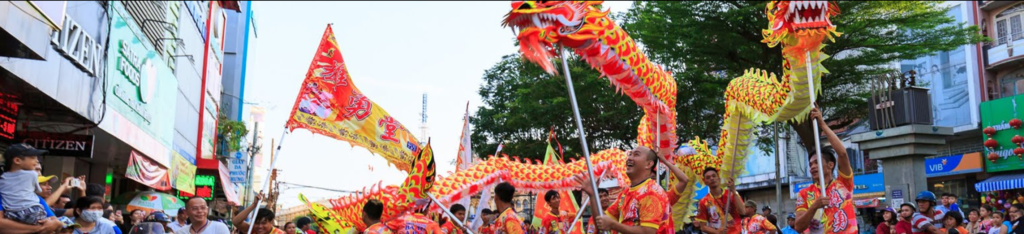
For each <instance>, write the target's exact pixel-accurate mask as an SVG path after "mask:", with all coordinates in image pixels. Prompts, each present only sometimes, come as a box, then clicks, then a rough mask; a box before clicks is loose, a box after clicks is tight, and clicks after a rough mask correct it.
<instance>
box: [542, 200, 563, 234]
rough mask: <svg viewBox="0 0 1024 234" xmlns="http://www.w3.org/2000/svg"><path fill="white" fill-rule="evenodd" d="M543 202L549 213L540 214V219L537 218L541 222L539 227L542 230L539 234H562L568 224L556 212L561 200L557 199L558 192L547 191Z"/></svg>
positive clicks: (558, 212)
mask: <svg viewBox="0 0 1024 234" xmlns="http://www.w3.org/2000/svg"><path fill="white" fill-rule="evenodd" d="M544 202H546V203H547V205H548V207H549V208H550V209H551V212H550V213H547V214H541V217H537V218H540V220H541V221H540V226H541V230H543V232H541V234H564V233H565V232H566V231H568V230H567V228H566V226H568V225H569V224H568V223H566V222H567V221H566V217H563V214H562V213H561V212H560V211H559V210H558V208H559V204H562V203H561V202H562V199H561V198H560V197H558V192H556V191H555V190H548V192H547V193H545V194H544Z"/></svg>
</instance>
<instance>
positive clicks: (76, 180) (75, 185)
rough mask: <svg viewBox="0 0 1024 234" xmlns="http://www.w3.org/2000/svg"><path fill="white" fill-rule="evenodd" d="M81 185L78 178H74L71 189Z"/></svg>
mask: <svg viewBox="0 0 1024 234" xmlns="http://www.w3.org/2000/svg"><path fill="white" fill-rule="evenodd" d="M79 183H80V181H78V178H72V179H71V187H78V186H79Z"/></svg>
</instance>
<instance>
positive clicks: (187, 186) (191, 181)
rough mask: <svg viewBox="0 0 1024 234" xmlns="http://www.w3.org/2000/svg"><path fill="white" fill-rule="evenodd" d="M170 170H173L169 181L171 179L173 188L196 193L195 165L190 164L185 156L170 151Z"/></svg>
mask: <svg viewBox="0 0 1024 234" xmlns="http://www.w3.org/2000/svg"><path fill="white" fill-rule="evenodd" d="M172 154H173V156H171V157H172V162H171V165H172V167H173V168H171V171H172V172H174V173H173V174H172V175H170V177H171V178H170V179H171V181H173V182H174V183H173V185H174V188H176V189H178V191H184V192H187V193H196V184H195V177H196V165H192V163H190V162H189V161H188V160H187V159H185V157H182V156H181V155H180V154H178V153H176V152H172Z"/></svg>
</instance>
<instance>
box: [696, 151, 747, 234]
mask: <svg viewBox="0 0 1024 234" xmlns="http://www.w3.org/2000/svg"><path fill="white" fill-rule="evenodd" d="M701 176H702V177H703V179H704V184H705V185H707V186H708V195H706V196H704V198H701V199H700V202H698V203H697V216H696V217H694V221H695V222H694V223H696V224H697V227H698V228H700V230H701V231H702V232H705V233H708V234H739V233H740V230H741V229H742V228H740V209H742V207H743V199H742V198H740V194H739V193H737V192H736V183H733V181H732V179H729V180H728V181H726V185H727V186H728V187H729V188H728V189H723V188H722V186H721V181H722V179H721V177H718V169H715V168H712V167H708V168H705V169H704V172H703V173H701ZM727 202H731V204H728V203H727ZM726 206H728V207H729V210H728V211H725V209H726Z"/></svg>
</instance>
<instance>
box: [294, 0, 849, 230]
mask: <svg viewBox="0 0 1024 234" xmlns="http://www.w3.org/2000/svg"><path fill="white" fill-rule="evenodd" d="M600 3H601V2H600V1H521V2H514V3H512V9H513V10H512V11H511V12H510V13H509V14H508V15H507V16H506V18H505V20H504V23H503V24H504V25H505V26H511V27H513V28H515V29H519V34H518V36H517V37H518V40H519V42H520V48H521V52H522V54H523V57H524V58H525V59H527V60H529V61H531V62H534V63H537V64H539V65H540V66H541V67H542V68H543V69H544V70H545V71H546V72H548V73H552V74H554V73H555V68H554V65H553V64H552V63H551V61H550V60H551V59H552V58H553V57H555V56H556V53H555V51H556V45H560V46H562V47H565V48H568V49H569V50H571V51H572V52H574V53H575V54H577V55H579V56H580V57H581V58H582V59H584V60H585V61H586V62H587V63H589V64H590V65H591V66H592V67H593V68H594V69H596V70H598V71H600V72H601V74H602V75H603V77H607V78H608V80H609V81H610V82H611V84H612V85H614V86H616V87H617V88H618V90H619V91H621V92H622V93H625V94H626V95H628V96H629V97H630V99H632V100H633V101H634V102H635V103H636V104H637V105H638V106H640V107H642V109H643V110H644V117H643V119H642V120H641V122H640V126H638V128H637V131H638V136H637V141H638V143H639V145H642V146H648V147H651V148H652V149H655V150H657V151H658V152H659V154H662V155H665V156H668V157H667V158H670V159H671V160H672V161H674V162H676V163H677V164H682V165H684V166H685V167H686V168H687V170H686V171H687V173H688V174H690V177H691V178H694V179H691V180H690V184H689V185H688V186H689V187H696V183H697V181H698V180H699V179H696V178H698V177H697V175H696V174H695V173H694V172H697V171H702V170H703V169H704V168H706V167H714V168H720V169H721V173H722V174H723V177H726V178H735V176H736V175H738V174H739V173H741V172H742V171H743V165H744V163H743V161H744V160H745V157H746V155H747V154H748V150H749V146H750V143H751V138H752V137H751V135H752V134H753V127H754V126H756V125H757V124H761V123H766V122H776V121H791V120H793V121H803V120H804V119H805V118H806V115H807V113H808V112H809V111H810V109H811V108H812V105H811V102H810V100H811V98H810V97H811V95H812V94H811V93H810V91H809V89H808V86H809V85H811V82H814V83H813V84H814V87H816V88H817V87H820V86H819V85H817V84H820V77H821V75H822V74H823V73H827V72H828V71H827V70H825V69H824V68H823V67H821V65H820V62H821V61H823V60H824V59H826V58H828V56H827V55H825V54H823V53H821V48H822V47H823V45H822V44H821V43H822V42H823V41H824V39H826V38H827V39H829V40H834V36H839V35H840V33H838V32H836V31H835V26H834V25H832V23H831V20H830V17H832V16H835V15H837V14H839V9H838V7H837V6H836V5H835V4H834V3H828V2H824V1H773V2H771V3H769V4H768V6H767V7H766V10H765V14H766V15H767V17H768V19H769V22H770V23H769V29H766V30H763V31H762V33H763V34H764V40H763V41H762V42H764V43H767V44H768V46H769V47H775V46H778V45H779V44H782V47H783V49H782V50H783V57H784V59H785V61H784V62H783V74H782V76H781V80H779V79H777V77H776V76H775V75H774V74H769V73H768V72H766V71H762V70H758V69H750V70H747V71H746V72H745V73H744V74H743V75H742V76H740V77H738V78H736V79H734V80H733V81H731V82H730V83H729V86H728V87H727V88H726V92H725V96H726V103H725V105H726V108H725V109H726V113H725V115H724V121H723V122H724V124H723V127H722V133H721V138H720V140H719V142H718V150H717V153H715V154H712V152H711V150H710V149H709V148H708V144H707V143H706V142H705V141H702V140H700V139H699V138H698V139H695V140H692V141H690V142H689V144H688V148H689V150H684V151H686V152H678V153H676V154H672V150H673V149H675V147H676V145H677V141H678V139H677V137H676V135H675V133H676V130H675V129H676V127H675V126H676V121H675V118H676V111H675V106H676V89H677V87H676V83H675V80H674V79H673V78H672V76H671V75H670V74H669V73H668V72H666V71H665V70H664V69H662V68H661V66H659V65H656V64H654V63H652V62H651V61H650V60H648V59H647V56H646V55H644V54H643V53H642V52H641V51H639V49H638V48H637V45H636V42H635V41H634V40H633V39H632V38H630V37H629V35H628V34H627V33H626V32H624V31H623V30H622V29H621V28H620V27H619V26H618V25H616V24H615V23H614V22H613V21H612V20H611V18H609V17H608V16H607V15H608V11H600V9H598V8H597V5H599V4H600ZM807 55H810V61H811V63H810V64H808V63H806V62H804V61H805V58H807V57H806V56H807ZM808 65H810V66H812V69H811V72H810V73H808V72H807V66H808ZM819 89H820V88H819ZM818 91H819V90H816V91H815V92H818ZM656 141H657V144H655V142H656ZM427 149H429V147H425V150H424V151H428V150H427ZM422 155H423V154H422V153H421V156H420V157H419V159H418V162H417V163H416V165H414V169H413V172H412V173H410V177H409V178H408V179H407V180H406V182H405V183H403V186H401V187H399V186H393V185H392V186H386V187H381V185H379V184H378V185H377V186H376V187H373V188H371V189H370V191H366V192H364V193H362V194H359V195H351V196H347V197H342V198H338V199H333V200H331V205H332V207H331V208H326V207H323V206H320V205H318V204H312V203H308V202H307V204H308V205H310V209H311V211H313V214H314V216H316V217H317V220H318V223H326V225H327V226H328V227H329V228H327V229H325V230H323V231H326V232H327V233H332V234H338V233H343V232H347V231H352V230H353V229H355V230H363V229H365V228H366V226H365V225H364V224H363V223H362V221H361V220H362V217H361V214H362V211H361V210H362V206H363V204H364V203H365V202H366V201H367V200H369V199H378V200H381V201H383V202H384V204H386V207H385V212H384V214H383V215H382V217H381V220H382V221H385V222H387V221H388V220H391V219H393V218H395V217H397V216H398V215H400V214H401V213H403V212H408V211H409V210H410V209H411V208H412V207H413V205H412V204H413V199H414V198H422V197H425V196H423V194H417V193H421V192H424V191H429V193H431V194H434V195H436V196H437V198H438V200H439V201H440V202H442V203H444V204H450V203H451V202H452V201H457V200H459V199H461V198H462V197H464V196H470V195H472V194H475V193H479V192H484V191H483V190H484V188H486V187H488V186H490V185H493V184H495V183H497V182H498V181H507V182H510V183H511V184H513V185H514V186H516V188H517V191H532V192H541V191H545V190H550V189H554V190H564V189H572V188H574V187H575V183H574V182H573V180H572V177H573V176H576V175H581V174H584V172H585V171H586V170H587V169H586V164H585V162H583V161H573V162H572V163H568V164H561V165H540V164H539V163H538V164H534V163H530V162H529V161H526V162H521V161H520V160H519V159H517V158H513V159H509V158H508V157H507V156H505V157H491V158H490V159H488V160H485V161H482V162H480V163H478V164H476V165H474V166H472V167H470V168H468V169H465V170H460V171H458V172H456V173H454V174H452V175H450V176H448V177H443V178H438V179H437V180H436V182H434V184H433V186H431V185H430V183H429V180H427V178H432V177H428V176H426V175H433V173H434V171H433V167H432V166H431V167H429V168H428V167H424V166H420V164H421V163H426V162H425V161H426V159H424V158H425V157H422ZM432 160H433V159H432V157H430V163H429V164H432ZM590 160H591V163H592V164H593V165H594V169H595V174H602V173H603V172H605V170H608V172H611V173H607V174H606V176H608V177H614V178H617V179H618V182H619V184H620V186H622V187H626V186H628V184H629V179H628V178H626V177H625V168H624V165H625V160H626V155H625V152H623V151H621V150H618V149H608V150H603V151H601V152H598V153H596V154H594V155H592V156H591V159H590ZM693 196H694V190H693V189H690V190H688V191H687V194H684V196H683V198H681V199H680V201H681V202H679V203H677V204H675V205H674V206H673V214H674V219H676V224H678V225H683V224H684V223H686V222H688V216H689V215H690V214H691V213H692V211H693V209H694V206H693V202H692V200H693ZM431 209H432V210H437V209H439V207H437V206H432V207H431Z"/></svg>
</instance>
